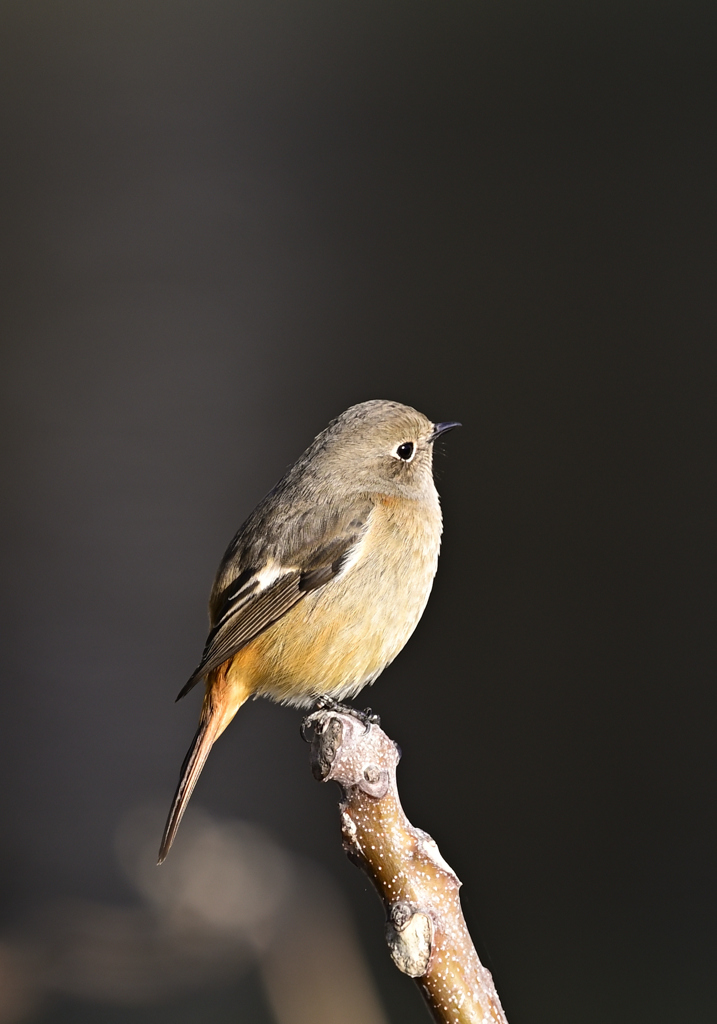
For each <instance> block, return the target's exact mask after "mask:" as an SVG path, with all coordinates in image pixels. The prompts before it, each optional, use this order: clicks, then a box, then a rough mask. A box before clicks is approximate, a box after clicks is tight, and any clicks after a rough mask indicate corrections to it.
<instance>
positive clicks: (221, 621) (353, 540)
mask: <svg viewBox="0 0 717 1024" xmlns="http://www.w3.org/2000/svg"><path fill="white" fill-rule="evenodd" d="M367 524H368V509H367V510H366V515H365V516H362V517H357V516H356V515H355V514H354V516H353V517H352V518H351V520H350V521H349V522H348V523H347V522H345V521H344V522H343V523H334V524H333V525H334V529H333V531H329V530H326V533H331V532H332V533H333V536H331V537H330V539H327V538H326V537H325V539H326V540H327V542H326V543H324V544H323V545H322V546H321V547H318V548H315V547H310V546H309V545H307V546H306V547H305V548H304V550H303V551H299V552H297V555H298V556H299V557H298V558H297V559H296V561H297V562H298V563H299V565H301V566H302V567H301V568H293V567H292V568H291V569H287V571H286V572H285V573H283V574H282V575H281V576H279V577H278V578H277V579H276V580H274V582H273V583H271V584H270V585H269V586H267V587H265V588H264V589H263V590H259V591H258V592H257V589H258V587H259V580H258V579H257V576H256V571H255V570H248V569H245V570H243V571H242V572H241V573H239V574H238V576H237V577H236V578H235V579H234V580H232V582H231V583H230V584H229V585H228V586H227V587H226V588H225V589H224V590H223V591H222V592H221V593H220V594H219V595H218V596H217V598H216V600H215V603H214V608H215V625H214V626H213V628H212V630H211V632H210V633H209V636H208V637H207V642H206V644H205V647H204V653H203V655H202V660H201V662H200V663H199V665H198V666H197V668H196V669H195V670H194V672H193V673H192V675H191V676H190V678H189V679H188V680H187V682H186V683H185V685H184V686H183V687H182V689H181V690H180V692H179V694H178V695H177V700H180V699H181V698H182V697H184V696H185V695H186V694H187V693H189V691H190V690H191V689H192V687H193V686H194V685H195V684H196V683H198V682H199V680H200V679H201V678H202V677H203V676H206V675H207V674H208V673H209V672H211V671H212V670H213V669H215V668H218V667H219V666H220V665H223V664H224V662H225V661H228V660H229V658H231V657H232V656H233V655H235V654H236V653H237V651H240V650H241V649H242V647H245V646H246V645H247V644H248V643H250V642H251V641H252V640H254V639H255V637H257V636H259V634H260V633H263V632H264V630H265V629H268V628H269V626H271V625H272V624H273V623H274V622H276V621H277V620H278V619H280V618H281V617H282V615H285V614H286V612H288V611H289V609H290V608H292V607H293V606H294V605H295V604H296V603H297V602H298V601H300V600H301V599H302V598H303V597H304V596H305V595H306V594H307V593H309V592H310V591H312V590H317V589H318V588H319V587H323V586H325V585H326V584H327V583H329V582H330V581H331V580H332V579H334V578H335V577H336V576H338V575H339V573H340V572H341V570H342V569H343V567H344V565H345V564H346V560H347V558H348V557H349V555H350V554H351V551H352V549H353V548H354V547H355V545H356V544H357V543H358V542H359V541H360V540H361V538H362V537H363V534H364V532H365V530H366V527H367ZM324 525H325V526H326V524H324ZM302 555H303V557H301V556H302ZM292 560H293V559H292Z"/></svg>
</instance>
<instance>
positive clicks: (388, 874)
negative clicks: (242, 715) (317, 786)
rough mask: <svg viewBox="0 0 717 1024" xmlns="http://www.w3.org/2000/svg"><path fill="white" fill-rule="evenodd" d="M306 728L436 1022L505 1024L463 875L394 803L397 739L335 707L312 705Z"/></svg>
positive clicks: (397, 954) (393, 944)
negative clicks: (475, 936) (472, 929)
mask: <svg viewBox="0 0 717 1024" xmlns="http://www.w3.org/2000/svg"><path fill="white" fill-rule="evenodd" d="M305 726H306V727H310V728H312V729H313V731H314V735H313V740H312V744H311V764H312V770H313V773H314V776H315V777H316V778H317V779H319V780H321V781H323V782H328V781H329V780H333V781H335V782H338V783H339V785H340V786H341V789H342V792H343V796H342V801H341V804H340V810H341V830H342V833H343V845H344V849H345V851H346V853H347V854H348V856H349V858H350V859H351V860H352V861H354V863H356V864H358V865H359V866H360V867H362V868H363V869H364V871H365V872H366V873H367V874H368V876H369V878H371V880H372V881H373V883H374V885H375V886H376V889H377V890H378V892H379V895H380V896H381V899H382V900H383V902H384V906H385V907H386V914H387V923H386V941H387V943H388V948H389V951H390V954H391V958H392V959H393V962H394V963H395V965H396V966H397V967H398V969H399V970H400V971H403V973H404V974H408V975H409V977H411V978H414V979H415V981H416V982H417V984H418V986H419V988H420V989H421V991H422V992H423V995H424V997H425V999H426V1001H427V1003H428V1005H429V1007H430V1009H431V1011H432V1013H433V1016H434V1018H435V1020H436V1021H438V1022H439V1024H507V1021H506V1017H505V1014H504V1013H503V1008H502V1007H501V1005H500V999H499V998H498V993H497V992H496V990H495V986H494V984H493V978H492V977H491V974H490V971H488V970H487V968H485V967H484V966H483V964H482V963H481V962H480V960H479V959H478V954H477V953H476V951H475V948H474V946H473V943H472V941H471V937H470V935H469V934H468V929H467V928H466V924H465V921H464V919H463V913H462V911H461V905H460V897H459V895H458V889H459V887H460V884H461V883H460V882H459V881H458V878H457V877H456V874H455V872H454V871H453V870H452V869H451V868H450V867H449V865H448V864H446V862H445V861H444V859H443V857H442V856H441V854H440V852H439V850H438V847H437V845H436V843H435V842H434V840H433V839H432V838H431V837H430V836H429V835H428V834H427V833H426V832H422V831H421V829H418V828H415V827H414V826H413V825H411V823H410V822H409V820H408V818H407V817H406V815H405V814H404V811H403V808H402V807H401V802H400V800H399V797H398V789H397V786H396V766H397V764H398V761H399V757H400V754H399V750H398V747H397V746H396V744H395V743H394V742H393V741H392V740H390V739H389V738H388V736H386V734H385V733H384V732H383V730H382V729H381V728H380V727H379V726H378V724H376V723H375V722H364V721H362V720H361V719H360V718H357V717H356V716H355V715H352V714H348V713H346V711H345V709H340V708H336V709H323V710H321V711H317V712H315V713H314V714H312V715H310V716H309V717H308V718H307V719H306V721H305Z"/></svg>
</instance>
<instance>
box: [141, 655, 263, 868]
mask: <svg viewBox="0 0 717 1024" xmlns="http://www.w3.org/2000/svg"><path fill="white" fill-rule="evenodd" d="M226 668H227V666H226V665H222V666H221V668H218V669H215V670H214V672H211V673H210V674H209V678H208V679H207V691H206V693H205V695H204V704H203V705H202V714H201V717H200V719H199V728H198V729H197V732H196V735H195V737H194V739H193V740H192V745H191V746H190V748H189V750H188V751H187V756H186V757H185V758H184V763H183V764H182V768H181V771H180V773H179V785H178V786H177V791H176V793H175V794H174V800H173V801H172V806H171V807H170V809H169V815H168V817H167V824H166V825H165V826H164V834H163V836H162V842H161V844H160V847H159V858H158V860H157V864H161V863H162V861H163V860H164V859H165V857H166V856H167V854H168V853H169V850H170V847H171V845H172V843H173V842H174V837H175V836H176V834H177V829H178V828H179V823H180V821H181V820H182V815H183V814H184V812H185V810H186V809H187V804H188V803H189V798H190V796H191V795H192V793H193V792H194V787H195V786H196V784H197V779H198V778H199V776H200V775H201V773H202V768H203V767H204V765H205V763H206V760H207V758H208V757H209V751H210V750H211V749H212V746H213V745H214V741H215V740H216V739H218V738H219V736H220V735H221V734H222V733H223V732H224V730H225V729H226V727H227V726H228V725H229V723H230V722H231V720H232V718H233V717H234V715H235V714H236V713H237V711H238V710H239V708H240V707H241V705H242V704H243V703H244V701H245V700H246V699H247V697H248V696H249V694H248V693H247V692H244V693H241V694H238V693H237V692H236V686H230V684H229V683H228V680H227V678H226V671H225V670H226ZM228 698H229V699H228Z"/></svg>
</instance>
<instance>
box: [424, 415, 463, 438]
mask: <svg viewBox="0 0 717 1024" xmlns="http://www.w3.org/2000/svg"><path fill="white" fill-rule="evenodd" d="M461 426H463V424H462V423H456V422H455V420H451V421H450V422H448V423H434V425H433V433H432V434H429V435H428V440H429V441H435V440H436V438H437V437H440V436H441V434H445V433H447V432H448V431H449V430H453V428H454V427H461Z"/></svg>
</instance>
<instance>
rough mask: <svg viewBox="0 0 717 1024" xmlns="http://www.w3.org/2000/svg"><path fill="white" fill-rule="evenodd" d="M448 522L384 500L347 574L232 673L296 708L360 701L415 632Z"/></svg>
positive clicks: (245, 653)
mask: <svg viewBox="0 0 717 1024" xmlns="http://www.w3.org/2000/svg"><path fill="white" fill-rule="evenodd" d="M440 537H441V514H440V508H439V507H438V504H437V502H436V505H435V507H426V506H425V505H424V504H422V503H419V502H412V501H408V500H406V499H403V498H391V497H388V496H385V497H384V496H382V497H381V498H379V499H378V500H377V502H376V505H375V507H374V509H373V511H372V513H371V518H370V521H369V525H368V528H367V530H366V533H365V534H364V536H363V538H362V540H361V541H360V542H359V545H358V546H357V550H355V551H354V552H353V554H352V556H351V557H350V558H349V559H348V560H347V563H346V566H345V568H344V570H343V571H342V573H341V574H340V575H339V576H338V577H336V579H334V580H332V581H331V582H330V583H329V584H327V585H326V586H324V587H321V588H320V589H318V590H316V591H313V592H312V593H310V594H308V595H307V596H306V597H305V598H304V599H303V600H302V601H301V602H300V603H299V604H297V605H295V606H294V607H293V608H292V609H291V610H290V611H289V612H287V614H286V615H285V616H283V618H281V619H279V621H278V622H276V623H274V625H272V626H271V627H270V628H269V629H267V630H266V631H265V632H264V633H262V634H261V635H260V636H259V637H257V639H256V640H255V641H253V642H252V643H251V644H249V645H248V647H246V648H244V649H243V650H242V651H240V652H239V653H238V654H237V655H236V656H235V659H234V662H233V664H232V666H231V669H230V673H231V674H232V675H234V674H235V673H238V674H241V675H242V676H243V677H244V678H246V676H247V675H249V676H250V677H251V689H252V690H253V692H255V693H256V694H257V695H260V694H261V695H267V696H271V697H273V698H274V699H275V700H281V701H286V702H288V703H294V704H308V703H311V702H312V701H313V700H314V699H315V698H316V697H317V696H319V695H328V696H333V697H336V698H341V697H347V696H350V695H352V694H353V693H356V692H357V691H358V690H359V689H361V687H362V686H364V685H366V683H369V682H372V681H373V680H374V679H375V678H376V676H377V675H378V674H379V673H380V672H381V671H382V670H383V669H384V668H385V667H386V665H388V664H389V663H390V662H391V661H393V659H394V658H395V657H396V655H397V654H398V653H399V651H400V650H401V649H402V648H403V646H404V645H405V643H406V641H407V640H408V638H409V637H410V635H411V634H412V633H413V631H414V629H415V628H416V626H417V624H418V621H419V619H420V617H421V615H422V613H423V610H424V608H425V606H426V602H427V601H428V597H429V594H430V591H431V585H432V582H433V577H434V575H435V572H436V566H437V563H438V550H439V547H440Z"/></svg>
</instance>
